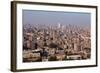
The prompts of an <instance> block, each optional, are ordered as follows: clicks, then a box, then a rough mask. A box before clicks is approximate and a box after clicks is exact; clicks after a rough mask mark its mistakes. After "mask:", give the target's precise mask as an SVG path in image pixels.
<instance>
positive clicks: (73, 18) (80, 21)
mask: <svg viewBox="0 0 100 73" xmlns="http://www.w3.org/2000/svg"><path fill="white" fill-rule="evenodd" d="M57 23H61V24H62V25H68V24H70V25H77V26H83V27H88V28H90V27H91V26H90V25H91V14H90V13H82V12H80V13H79V12H61V11H59V12H58V11H36V10H23V24H24V25H26V24H31V25H35V24H41V25H48V24H50V25H57Z"/></svg>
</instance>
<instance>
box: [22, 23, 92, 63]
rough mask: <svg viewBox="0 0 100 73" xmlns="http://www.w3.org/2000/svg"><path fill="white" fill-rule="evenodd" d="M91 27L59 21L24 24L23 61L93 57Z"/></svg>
mask: <svg viewBox="0 0 100 73" xmlns="http://www.w3.org/2000/svg"><path fill="white" fill-rule="evenodd" d="M90 30H91V29H90V28H84V27H81V26H76V25H70V24H68V25H67V24H66V25H63V24H61V23H57V24H56V25H50V24H48V25H46V24H43V25H42V24H34V25H30V24H26V25H24V26H23V62H45V61H67V60H68V61H69V60H85V59H90V58H91V32H90Z"/></svg>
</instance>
